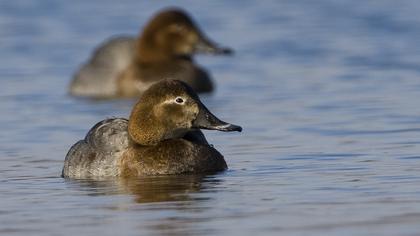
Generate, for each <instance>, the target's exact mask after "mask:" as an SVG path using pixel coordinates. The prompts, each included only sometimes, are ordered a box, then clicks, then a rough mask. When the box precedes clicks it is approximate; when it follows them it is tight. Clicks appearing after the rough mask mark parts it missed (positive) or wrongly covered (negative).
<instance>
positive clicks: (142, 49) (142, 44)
mask: <svg viewBox="0 0 420 236" xmlns="http://www.w3.org/2000/svg"><path fill="white" fill-rule="evenodd" d="M135 60H136V61H137V62H138V63H146V64H147V63H164V62H168V61H174V60H188V61H191V60H192V57H191V55H179V54H176V53H174V52H173V50H172V49H171V48H170V47H169V46H165V45H158V44H157V42H155V40H154V39H153V38H151V37H140V39H139V40H138V41H137V53H136V57H135Z"/></svg>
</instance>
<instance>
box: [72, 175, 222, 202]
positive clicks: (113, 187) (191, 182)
mask: <svg viewBox="0 0 420 236" xmlns="http://www.w3.org/2000/svg"><path fill="white" fill-rule="evenodd" d="M221 181H222V180H221V179H217V178H214V177H213V176H206V175H176V176H175V175H164V176H148V177H141V178H118V179H101V180H97V179H84V180H66V181H65V183H66V185H67V186H68V187H69V188H70V189H72V190H77V191H81V192H83V193H86V194H87V195H89V196H103V195H121V194H123V195H131V196H133V197H134V201H135V202H136V203H154V202H169V201H171V202H174V201H175V202H179V201H198V200H209V198H205V197H199V196H194V195H193V193H199V192H202V191H205V190H209V189H212V188H214V187H215V186H217V185H218V184H220V182H221Z"/></svg>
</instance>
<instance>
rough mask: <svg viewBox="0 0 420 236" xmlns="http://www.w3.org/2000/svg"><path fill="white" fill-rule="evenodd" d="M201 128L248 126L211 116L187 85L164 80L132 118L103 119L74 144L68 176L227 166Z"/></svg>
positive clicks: (197, 170) (191, 170)
mask: <svg viewBox="0 0 420 236" xmlns="http://www.w3.org/2000/svg"><path fill="white" fill-rule="evenodd" d="M199 128H203V129H214V130H220V131H241V130H242V128H241V127H239V126H236V125H232V124H228V123H225V122H223V121H221V120H219V119H218V118H217V117H215V116H214V115H213V114H211V113H210V112H209V111H208V109H207V108H206V107H205V106H204V105H203V104H202V103H201V101H200V99H199V98H198V96H197V95H196V94H195V92H194V91H193V90H192V89H191V87H189V86H188V85H187V84H186V83H184V82H181V81H176V80H164V81H161V82H158V83H156V84H154V85H153V86H151V87H150V88H149V89H148V90H147V91H146V92H145V93H144V94H143V95H142V96H141V98H140V100H139V101H138V102H137V104H136V105H135V106H134V108H133V110H132V112H131V115H130V119H129V120H126V119H122V118H114V119H107V120H104V121H101V122H99V123H98V124H96V125H95V126H94V127H93V128H92V129H91V130H90V131H89V132H88V134H87V135H86V137H85V139H84V140H81V141H79V142H77V143H76V144H75V145H73V147H72V148H71V149H70V150H69V152H68V154H67V156H66V159H65V163H64V168H63V176H64V177H68V178H92V177H93V178H94V177H108V176H121V177H130V176H144V175H160V174H182V173H207V172H215V171H221V170H224V169H226V168H227V165H226V162H225V160H224V158H223V156H222V155H221V154H220V153H219V152H218V151H217V150H216V149H214V148H213V147H212V146H210V145H209V144H208V143H207V140H206V139H205V137H204V135H203V133H202V132H201V131H200V130H199Z"/></svg>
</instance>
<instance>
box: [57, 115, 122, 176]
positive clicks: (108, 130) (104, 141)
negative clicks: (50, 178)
mask: <svg viewBox="0 0 420 236" xmlns="http://www.w3.org/2000/svg"><path fill="white" fill-rule="evenodd" d="M127 126H128V120H127V119H123V118H113V119H106V120H103V121H101V122H99V123H97V124H96V125H95V126H94V127H93V128H92V129H91V130H90V131H89V132H88V134H87V135H86V137H85V139H83V140H80V141H78V142H77V143H76V144H74V145H73V146H72V147H71V148H70V150H69V152H68V153H67V155H66V158H65V161H64V167H63V171H62V176H63V177H72V178H90V177H105V176H117V175H118V172H119V170H118V160H119V158H120V156H121V154H122V153H123V152H124V151H125V150H127V149H128V146H129V138H128V132H127Z"/></svg>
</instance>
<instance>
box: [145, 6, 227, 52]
mask: <svg viewBox="0 0 420 236" xmlns="http://www.w3.org/2000/svg"><path fill="white" fill-rule="evenodd" d="M138 47H139V55H141V56H140V58H139V59H142V60H162V59H167V58H173V57H190V56H191V55H193V54H195V53H209V54H231V53H232V50H231V49H229V48H224V47H219V46H218V45H217V44H216V43H214V42H212V41H211V40H210V39H208V38H207V37H206V36H205V35H204V33H202V32H201V31H200V29H199V28H198V27H197V25H196V24H195V23H194V21H193V20H192V19H191V18H190V17H189V16H188V14H187V13H186V12H184V11H183V10H181V9H178V8H169V9H166V10H163V11H161V12H160V13H158V14H157V15H156V16H155V17H153V18H152V20H151V21H150V22H149V23H148V24H147V25H146V27H145V28H144V31H143V32H142V34H141V36H140V40H139V44H138Z"/></svg>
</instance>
